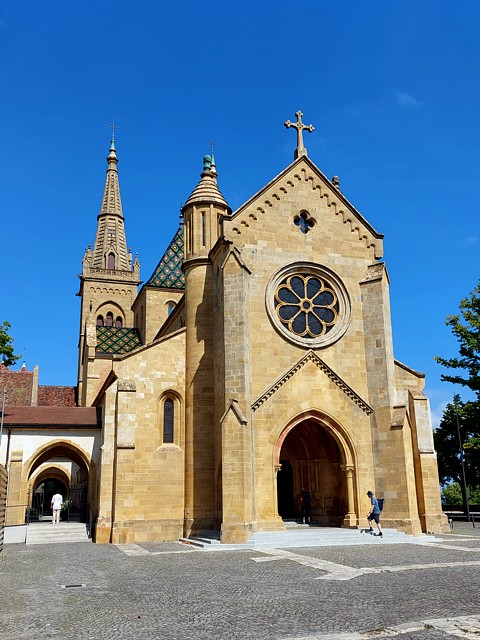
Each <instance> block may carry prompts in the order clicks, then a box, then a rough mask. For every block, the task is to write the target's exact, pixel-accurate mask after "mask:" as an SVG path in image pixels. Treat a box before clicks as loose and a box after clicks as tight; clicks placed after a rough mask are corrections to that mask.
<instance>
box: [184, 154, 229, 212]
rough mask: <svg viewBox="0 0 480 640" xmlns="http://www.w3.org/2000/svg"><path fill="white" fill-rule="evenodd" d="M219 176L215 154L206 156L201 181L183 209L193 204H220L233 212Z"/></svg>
mask: <svg viewBox="0 0 480 640" xmlns="http://www.w3.org/2000/svg"><path fill="white" fill-rule="evenodd" d="M217 176H218V173H217V169H216V166H215V158H214V157H213V154H212V155H206V156H204V157H203V172H202V173H201V174H200V182H199V183H198V184H197V186H196V187H195V189H194V190H193V191H192V193H191V194H190V197H189V198H188V200H187V201H186V203H185V204H184V205H183V207H182V211H185V209H187V208H188V207H190V206H191V205H192V204H197V205H198V204H219V205H221V206H223V207H227V209H228V211H229V212H231V209H230V207H229V205H228V203H227V201H226V200H225V198H224V197H223V195H222V193H221V191H220V189H219V188H218V184H217Z"/></svg>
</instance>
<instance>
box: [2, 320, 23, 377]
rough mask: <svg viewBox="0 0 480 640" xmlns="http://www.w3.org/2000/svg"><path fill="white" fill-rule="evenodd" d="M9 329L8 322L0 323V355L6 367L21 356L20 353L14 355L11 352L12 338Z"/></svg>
mask: <svg viewBox="0 0 480 640" xmlns="http://www.w3.org/2000/svg"><path fill="white" fill-rule="evenodd" d="M9 330H10V323H9V322H6V321H5V322H3V323H2V324H0V357H1V359H2V361H3V364H4V365H5V366H6V367H11V366H12V365H14V364H15V363H16V362H17V360H19V359H20V358H21V357H22V354H21V353H19V354H18V355H15V354H14V352H13V338H12V337H11V336H10V334H9V333H8V332H9Z"/></svg>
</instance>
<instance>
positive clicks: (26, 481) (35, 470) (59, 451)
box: [22, 439, 92, 522]
mask: <svg viewBox="0 0 480 640" xmlns="http://www.w3.org/2000/svg"><path fill="white" fill-rule="evenodd" d="M22 485H23V486H24V487H25V489H24V491H25V494H26V495H25V504H28V506H29V507H30V508H31V509H33V511H34V512H38V513H40V512H42V511H43V515H51V512H50V511H49V506H50V500H51V496H52V495H53V494H54V493H56V492H57V491H58V492H59V493H61V495H62V496H63V497H64V500H65V501H68V502H66V504H68V505H69V507H68V514H67V513H66V515H65V517H68V519H71V520H75V521H81V522H84V521H86V519H87V516H88V514H87V505H88V503H89V489H90V490H91V488H92V463H91V460H90V457H89V456H88V454H87V453H86V452H85V451H83V449H81V448H80V447H79V446H78V445H75V444H73V443H71V442H68V441H64V440H60V439H59V440H54V441H51V442H49V443H47V444H45V445H43V446H42V447H40V448H39V449H37V450H36V451H35V453H34V454H33V455H32V456H31V457H30V458H29V460H27V462H26V464H25V465H24V478H23V482H22ZM37 494H38V495H37Z"/></svg>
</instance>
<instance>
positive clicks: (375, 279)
mask: <svg viewBox="0 0 480 640" xmlns="http://www.w3.org/2000/svg"><path fill="white" fill-rule="evenodd" d="M296 116H297V119H296V122H294V123H292V122H290V121H287V122H286V123H285V124H286V126H287V127H293V128H295V130H296V136H297V145H296V150H295V154H294V160H293V162H292V163H291V164H290V165H289V166H287V167H286V168H285V169H284V170H283V171H281V173H279V174H278V175H277V176H276V177H275V178H273V179H272V180H271V181H270V182H269V183H268V184H267V185H266V186H265V187H264V188H262V189H261V190H260V191H259V192H258V193H256V194H255V195H253V196H252V197H251V198H250V199H249V200H248V201H247V202H246V203H245V204H243V205H242V206H241V207H240V208H239V209H238V210H237V211H232V210H231V208H230V207H229V205H228V201H227V200H226V199H225V197H224V195H223V194H222V193H221V191H220V188H219V186H218V181H217V180H218V175H217V170H216V166H215V160H214V158H213V156H205V158H204V166H203V171H202V173H201V177H200V181H199V182H198V184H197V186H196V187H195V188H194V189H193V191H192V193H191V195H190V196H189V198H188V199H187V201H186V203H185V205H184V206H183V208H182V222H181V225H180V227H179V229H178V231H177V232H176V234H175V236H174V238H173V239H172V240H171V242H170V243H169V244H168V242H166V243H165V245H166V247H167V248H166V251H165V254H164V255H163V256H162V258H161V260H160V262H159V264H158V266H157V267H156V269H155V270H154V272H153V274H151V276H150V277H149V279H148V280H146V281H145V283H144V284H142V285H141V281H140V264H139V261H138V258H134V257H133V255H132V254H131V253H130V251H129V249H128V245H127V241H126V231H125V224H124V222H125V221H124V216H123V211H122V204H121V198H120V188H119V181H118V172H117V162H118V159H117V155H116V148H115V142H114V140H112V145H111V148H110V153H109V156H108V159H107V161H108V168H107V178H106V183H105V190H104V197H103V201H102V206H101V210H100V214H99V215H98V218H97V233H96V238H95V242H94V245H93V247H90V246H89V247H88V248H87V250H86V252H85V255H84V258H83V268H82V273H81V275H80V290H79V294H78V295H79V297H80V303H81V311H80V337H79V359H78V387H77V398H78V405H79V406H80V407H84V408H86V407H94V408H95V409H96V411H97V415H98V416H100V418H99V422H100V432H99V443H98V447H94V449H92V451H94V452H95V453H94V455H93V454H92V455H93V457H92V458H91V459H90V461H88V460H87V462H86V471H87V472H88V470H89V467H88V465H91V467H92V469H94V473H92V476H91V480H89V482H90V486H89V492H88V493H89V496H90V509H91V512H92V514H93V517H94V519H95V520H96V529H95V539H96V541H97V542H100V543H108V542H112V543H133V542H144V541H159V540H176V539H178V538H180V537H182V536H186V537H188V536H190V535H194V534H198V533H202V532H205V531H210V530H218V531H220V535H221V540H222V542H225V543H243V542H246V541H247V540H248V539H249V537H250V535H251V534H252V533H253V532H256V531H266V530H281V529H283V528H284V527H285V522H284V521H285V520H288V519H294V518H297V517H299V500H298V495H299V493H300V491H301V489H302V487H306V488H307V489H308V490H309V492H310V494H311V496H312V519H313V520H314V521H315V522H317V523H319V524H321V525H325V526H343V527H358V526H365V515H366V513H367V511H368V508H369V499H368V498H367V496H366V493H367V491H368V490H369V489H373V490H374V491H375V493H376V495H377V496H379V497H383V498H384V499H385V509H384V512H383V517H382V522H383V524H384V525H385V526H387V527H395V528H398V529H402V530H404V531H406V532H408V533H412V534H420V533H421V532H422V531H424V532H427V531H428V532H437V533H438V532H441V531H444V530H445V526H446V518H445V517H444V516H443V515H442V508H441V503H440V493H439V482H438V471H437V460H436V454H435V451H434V447H433V432H432V425H431V418H430V409H429V403H428V399H427V398H426V396H425V395H424V392H423V388H424V376H423V374H421V373H418V372H417V371H414V370H413V369H411V368H409V367H408V366H406V365H404V364H402V363H401V362H399V361H397V360H396V359H395V357H394V353H393V343H392V326H391V314H390V301H389V277H388V273H387V269H386V266H385V263H384V262H383V261H382V256H383V236H382V234H380V233H378V232H377V231H376V230H375V229H374V228H373V227H372V226H371V225H370V224H369V223H368V222H367V220H366V219H365V218H364V217H363V216H362V215H361V214H360V213H359V212H358V211H357V210H356V209H355V207H354V206H353V205H352V204H351V203H350V202H349V201H348V200H347V199H346V198H345V196H344V195H343V194H342V192H341V190H340V185H339V182H338V179H337V178H335V177H334V178H333V179H332V180H330V179H328V178H327V177H326V176H325V175H324V174H323V173H322V172H321V171H320V169H318V168H317V167H316V165H315V164H314V163H313V162H312V161H311V160H310V158H309V157H308V155H307V151H306V149H305V146H304V143H303V132H304V130H305V129H307V130H313V127H311V126H309V127H306V126H305V125H304V124H303V123H302V119H301V117H302V114H301V113H300V112H297V114H296ZM140 285H141V286H140ZM77 408H78V407H77ZM92 483H94V486H92Z"/></svg>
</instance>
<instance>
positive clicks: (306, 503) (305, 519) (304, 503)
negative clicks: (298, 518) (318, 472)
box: [300, 489, 312, 524]
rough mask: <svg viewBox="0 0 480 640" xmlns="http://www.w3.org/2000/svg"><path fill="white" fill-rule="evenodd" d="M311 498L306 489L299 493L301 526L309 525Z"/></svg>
mask: <svg viewBox="0 0 480 640" xmlns="http://www.w3.org/2000/svg"><path fill="white" fill-rule="evenodd" d="M311 502H312V498H311V496H310V494H309V493H308V491H307V489H302V491H301V493H300V512H301V514H302V524H310V504H311Z"/></svg>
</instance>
